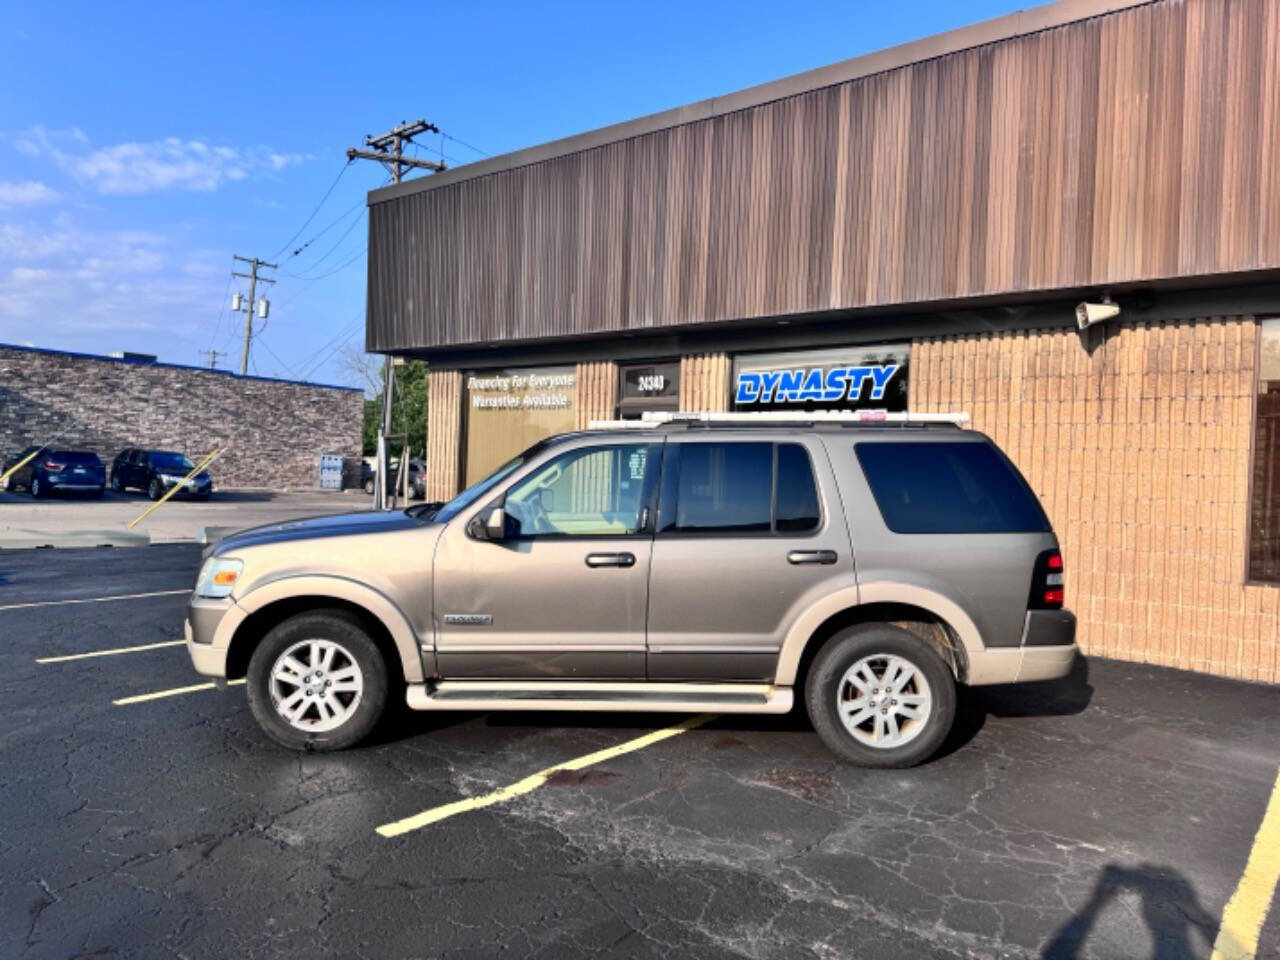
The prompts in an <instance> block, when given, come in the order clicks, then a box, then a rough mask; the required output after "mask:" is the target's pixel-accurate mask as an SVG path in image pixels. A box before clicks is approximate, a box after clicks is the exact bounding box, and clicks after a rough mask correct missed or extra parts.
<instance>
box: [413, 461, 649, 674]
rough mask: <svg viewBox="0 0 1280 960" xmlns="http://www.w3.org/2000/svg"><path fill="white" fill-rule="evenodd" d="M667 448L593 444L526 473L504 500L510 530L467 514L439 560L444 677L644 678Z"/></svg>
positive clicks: (439, 654)
mask: <svg viewBox="0 0 1280 960" xmlns="http://www.w3.org/2000/svg"><path fill="white" fill-rule="evenodd" d="M661 462H662V446H661V444H652V443H616V442H614V443H607V444H600V443H598V442H597V443H591V442H589V441H588V442H584V443H583V444H581V445H579V446H576V447H573V448H571V449H568V450H565V451H564V452H562V453H560V454H559V455H557V456H556V457H554V458H553V459H551V460H549V461H547V462H545V463H543V464H541V465H540V466H537V467H534V468H533V469H532V470H531V471H529V472H528V473H526V474H524V475H522V476H520V477H518V478H517V479H516V480H514V481H513V482H512V483H511V484H510V485H509V486H508V487H507V489H506V492H505V494H504V495H502V496H501V497H500V498H498V500H492V499H490V500H486V501H485V506H484V507H482V508H481V510H480V513H481V514H483V513H485V512H487V510H488V509H489V508H490V507H491V506H492V505H494V504H496V503H498V502H499V501H500V502H501V505H502V506H503V508H504V509H505V511H506V514H507V519H508V533H507V536H506V537H505V538H504V539H503V540H501V541H497V542H495V541H491V540H485V539H480V538H477V537H476V536H475V535H474V530H472V531H468V529H467V527H468V526H469V525H468V524H466V523H462V522H460V521H461V520H462V519H463V518H459V522H455V523H452V524H450V525H449V528H448V529H447V530H445V532H444V534H443V536H442V537H441V538H440V543H439V546H438V548H437V550H436V561H435V598H434V604H433V606H434V616H435V626H436V659H437V664H438V665H439V669H440V672H441V674H442V675H443V676H445V677H473V678H481V677H483V678H489V679H501V678H507V677H510V678H543V679H565V680H575V679H583V680H585V679H605V678H609V679H635V680H640V679H643V678H644V675H645V611H646V607H647V603H648V581H649V559H650V553H651V549H652V545H653V534H652V526H653V514H654V509H653V507H654V502H655V497H656V487H657V480H658V476H659V472H660V469H661Z"/></svg>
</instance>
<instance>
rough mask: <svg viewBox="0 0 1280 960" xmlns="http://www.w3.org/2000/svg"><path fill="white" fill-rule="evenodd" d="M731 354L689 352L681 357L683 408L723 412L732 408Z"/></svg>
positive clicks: (681, 402) (681, 405) (681, 403)
mask: <svg viewBox="0 0 1280 960" xmlns="http://www.w3.org/2000/svg"><path fill="white" fill-rule="evenodd" d="M731 365H732V364H731V361H730V360H729V355H728V354H725V353H698V354H688V355H686V356H683V357H681V358H680V409H681V410H688V411H703V410H709V411H712V412H723V411H725V410H728V409H729V368H730V366H731Z"/></svg>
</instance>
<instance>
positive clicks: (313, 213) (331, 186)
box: [269, 160, 351, 260]
mask: <svg viewBox="0 0 1280 960" xmlns="http://www.w3.org/2000/svg"><path fill="white" fill-rule="evenodd" d="M350 166H351V161H350V160H348V161H347V162H346V163H344V164H343V165H342V169H341V170H339V171H338V175H337V176H336V177H334V178H333V183H331V184H329V189H328V190H326V191H325V192H324V196H323V197H321V198H320V202H319V203H317V204H316V208H315V209H314V210H312V211H311V215H310V216H309V217H307V219H306V220H304V221H302V226H300V227H299V228H298V230H297V232H296V233H294V235H293V236H292V237H290V238H289V239H288V240H286V241H285V242H284V243H283V244H281V246H280V249H279V250H277V251H276V252H275V253H273V254H271V256H270V257H269V259H271V260H274V259H275V258H276V257H278V256H280V254H282V253H284V252H285V251H286V250H288V249H289V244H291V243H293V241H295V240H297V239H298V238H299V237H300V236H302V231H303V230H305V229H307V225H308V224H309V223H311V221H312V220H314V219H315V218H316V214H317V213H319V212H320V208H321V207H323V206H324V202H325V201H326V200H328V199H329V195H330V194H331V193H333V190H334V188H335V187H336V186H337V185H338V181H339V180H341V179H342V175H343V174H344V173H346V172H347V168H348V167H350ZM294 255H295V256H296V255H297V252H296V251H295V253H294Z"/></svg>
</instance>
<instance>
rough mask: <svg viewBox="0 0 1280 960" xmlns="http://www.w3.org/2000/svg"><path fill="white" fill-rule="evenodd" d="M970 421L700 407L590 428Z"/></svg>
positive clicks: (964, 419)
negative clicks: (731, 410)
mask: <svg viewBox="0 0 1280 960" xmlns="http://www.w3.org/2000/svg"><path fill="white" fill-rule="evenodd" d="M968 422H969V414H968V413H965V412H963V411H961V412H958V413H890V412H889V411H887V410H813V411H809V412H802V411H796V412H794V413H793V412H791V411H788V410H769V411H762V412H759V413H745V412H732V413H722V412H719V411H711V410H701V411H689V412H681V413H670V412H666V411H662V412H658V411H648V412H645V413H642V414H641V415H640V419H639V420H592V421H591V422H590V423H589V424H587V427H588V429H591V430H616V429H622V430H643V429H646V428H648V429H652V428H654V427H661V426H667V425H670V426H681V425H685V426H694V425H700V424H716V423H724V424H742V425H743V426H751V425H752V424H756V423H760V424H770V423H797V424H800V423H944V424H951V425H953V426H961V425H963V424H967V423H968Z"/></svg>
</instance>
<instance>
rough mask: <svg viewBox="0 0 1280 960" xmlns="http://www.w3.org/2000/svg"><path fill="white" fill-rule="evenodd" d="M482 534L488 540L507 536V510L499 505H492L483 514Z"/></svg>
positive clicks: (502, 538)
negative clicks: (490, 508) (491, 507)
mask: <svg viewBox="0 0 1280 960" xmlns="http://www.w3.org/2000/svg"><path fill="white" fill-rule="evenodd" d="M484 535H485V536H486V537H488V538H489V539H490V540H505V539H506V538H507V512H506V511H505V510H503V509H502V508H501V507H494V508H493V509H492V510H490V511H489V512H488V513H486V514H485V515H484Z"/></svg>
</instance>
